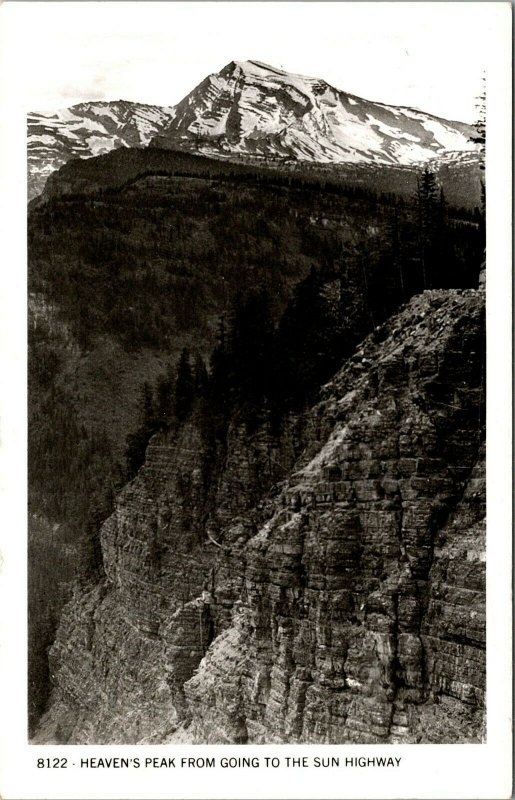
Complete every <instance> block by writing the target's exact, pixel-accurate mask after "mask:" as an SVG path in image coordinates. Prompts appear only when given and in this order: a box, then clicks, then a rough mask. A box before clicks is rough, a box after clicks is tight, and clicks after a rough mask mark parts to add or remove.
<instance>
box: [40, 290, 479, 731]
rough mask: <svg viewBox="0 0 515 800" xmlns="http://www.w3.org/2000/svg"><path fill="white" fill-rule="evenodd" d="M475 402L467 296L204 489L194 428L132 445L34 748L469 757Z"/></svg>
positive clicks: (358, 364)
mask: <svg viewBox="0 0 515 800" xmlns="http://www.w3.org/2000/svg"><path fill="white" fill-rule="evenodd" d="M484 403H485V392H484V294H483V292H481V291H475V290H448V291H447V290H446V291H444V290H439V291H428V292H424V293H423V294H422V295H418V296H416V297H414V298H413V299H412V300H411V302H410V303H408V304H407V305H406V306H405V307H404V308H403V309H402V310H401V312H400V313H399V314H398V315H397V316H395V317H393V318H392V319H391V320H389V321H388V322H387V323H385V324H384V325H382V326H381V327H380V328H378V329H376V330H375V331H374V333H373V334H372V335H371V336H369V337H368V338H367V339H366V340H365V341H364V342H363V343H362V345H361V346H360V348H358V350H357V351H356V353H355V354H354V356H353V357H352V358H351V359H350V360H349V361H348V362H347V363H346V364H345V365H344V366H343V368H342V370H341V371H340V372H339V373H338V374H337V375H336V376H335V378H334V379H333V380H332V381H331V382H330V383H329V384H327V385H326V386H325V387H323V389H322V394H321V400H320V402H319V403H318V404H317V405H316V406H315V407H314V408H313V409H311V411H310V412H308V413H306V414H305V415H303V416H302V417H301V418H299V419H295V418H291V419H288V420H287V421H286V422H285V423H284V424H283V426H282V429H281V432H280V433H279V434H276V433H272V431H271V429H270V427H269V426H268V425H263V426H261V427H259V428H258V429H257V431H255V432H254V433H253V434H252V435H250V436H249V435H247V433H246V431H245V429H244V427H242V426H238V425H237V424H236V423H235V424H233V426H232V427H231V429H230V430H229V433H228V437H227V447H226V452H225V455H224V459H223V463H222V464H221V465H220V467H219V469H218V471H217V473H216V476H215V478H216V479H215V481H214V483H213V482H212V483H211V484H210V485H209V487H207V486H206V481H205V475H204V471H203V464H204V455H205V454H204V451H203V447H204V444H203V441H202V437H201V435H200V433H199V430H198V428H197V427H196V426H195V425H194V424H188V425H184V426H183V427H182V428H180V429H179V430H178V431H176V432H175V433H169V434H164V435H159V436H156V437H154V438H153V439H152V441H151V444H150V446H149V448H148V450H147V455H146V462H145V465H144V467H143V468H142V469H141V470H140V472H139V473H138V475H137V476H136V478H135V479H134V480H133V481H132V482H131V483H130V484H128V486H126V487H125V489H124V490H123V491H122V492H121V494H120V495H119V496H118V498H117V500H116V508H115V512H114V513H113V515H112V516H111V517H110V518H109V519H108V520H107V522H106V523H105V524H104V526H103V528H102V531H101V543H102V552H103V562H104V572H105V577H104V579H103V580H102V581H101V582H100V583H99V584H98V585H96V586H94V587H92V588H89V589H88V590H81V591H78V592H77V593H76V595H75V597H74V598H73V600H72V601H71V602H70V603H69V604H68V605H67V607H66V608H65V611H64V614H63V617H62V620H61V625H60V628H59V631H58V635H57V638H56V641H55V644H54V646H53V648H52V650H51V654H50V666H51V672H52V677H53V681H54V691H53V696H52V702H51V705H50V708H49V711H48V712H47V714H46V715H45V717H44V718H43V720H42V722H41V725H40V727H39V730H38V733H37V735H36V737H35V741H39V742H43V741H61V742H70V743H117V742H120V743H136V742H139V743H142V742H156V743H160V742H173V741H176V742H181V741H182V742H184V741H188V742H198V743H201V742H208V743H214V742H239V743H244V742H256V743H262V742H293V741H295V742H326V743H337V742H364V743H372V742H383V743H388V742H418V741H423V742H428V741H441V742H443V741H448V742H451V741H452V742H456V741H480V740H481V738H482V737H484V735H485V731H484V725H483V708H484V693H485V599H484V580H485V575H484V571H485V557H484V553H485V530H484V527H485V525H484V520H485V491H484V480H485V470H484V446H483V441H484ZM212 509H216V513H214V512H213V510H212Z"/></svg>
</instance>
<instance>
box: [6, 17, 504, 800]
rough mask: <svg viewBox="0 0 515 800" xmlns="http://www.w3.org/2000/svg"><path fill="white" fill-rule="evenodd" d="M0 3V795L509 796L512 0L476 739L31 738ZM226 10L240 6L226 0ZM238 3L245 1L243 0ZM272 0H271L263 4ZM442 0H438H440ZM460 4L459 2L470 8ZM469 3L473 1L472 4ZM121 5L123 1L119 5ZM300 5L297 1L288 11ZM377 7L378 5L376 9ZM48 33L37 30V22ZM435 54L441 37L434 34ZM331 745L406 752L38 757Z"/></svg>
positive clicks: (495, 155) (21, 330)
mask: <svg viewBox="0 0 515 800" xmlns="http://www.w3.org/2000/svg"><path fill="white" fill-rule="evenodd" d="M23 5H24V4H23V3H20V4H18V3H13V2H11V3H9V2H8V3H7V4H4V5H3V6H2V7H0V37H1V40H0V59H1V60H0V78H1V82H0V92H1V129H0V175H1V178H2V182H1V183H2V185H1V195H0V225H1V229H0V237H1V239H0V241H1V245H0V246H1V247H2V260H1V262H0V263H1V269H2V283H1V294H0V355H1V359H2V362H1V366H2V373H1V374H2V377H3V386H2V392H1V393H0V426H1V427H0V437H1V439H0V441H1V449H0V503H1V507H0V513H1V527H0V536H1V539H0V546H1V555H2V558H3V567H2V569H1V573H0V615H1V616H0V669H1V672H0V677H1V681H0V713H1V716H2V724H1V726H0V794H1V796H2V797H3V798H5V800H11V799H12V800H14V799H15V798H29V797H30V798H56V799H57V798H67V799H69V798H120V797H123V798H151V797H155V798H183V799H185V798H208V797H209V798H238V800H240V799H241V798H278V797H281V798H322V797H324V798H415V797H416V798H436V797H438V798H504V797H510V796H511V563H512V553H511V494H512V463H511V441H512V436H511V431H512V427H511V426H512V414H511V366H512V347H511V341H512V331H511V288H512V284H511V222H512V210H511V155H512V154H511V147H510V144H511V5H510V3H508V2H502V3H497V2H493V3H485V4H483V5H485V6H488V7H489V12H488V14H489V25H487V26H485V41H486V42H487V43H488V64H487V84H488V118H487V139H488V148H487V190H488V191H487V202H488V207H487V242H488V262H487V330H488V345H487V346H488V363H487V431H488V433H487V498H488V501H487V502H488V517H487V520H488V526H487V528H488V538H487V581H488V599H487V614H488V616H487V620H488V622H487V664H488V684H487V698H488V712H487V720H488V733H487V743H486V744H482V745H410V746H395V745H388V746H382V747H379V746H366V747H365V746H363V747H361V746H358V745H353V746H347V747H343V746H334V747H323V746H314V745H313V746H307V745H304V746H289V745H285V746H281V747H271V746H270V747H269V746H263V747H251V746H243V747H232V746H226V747H218V746H210V747H202V746H197V747H190V746H186V745H183V746H175V747H168V746H164V747H163V746H162V747H152V748H149V747H141V746H138V747H96V746H91V747H76V746H69V747H49V746H45V747H35V746H29V745H28V744H27V742H26V718H27V702H26V679H25V675H26V652H25V649H26V648H25V642H26V615H25V609H26V565H25V555H26V480H25V478H26V406H25V385H26V251H25V240H26V195H25V186H26V183H25V169H26V168H25V156H26V153H25V140H26V130H25V109H24V104H23V102H22V98H21V97H20V95H19V84H18V82H17V80H16V75H17V70H19V69H22V65H21V64H20V62H19V58H18V52H17V43H16V41H14V40H13V39H12V37H10V35H9V31H10V22H11V20H12V17H13V15H16V13H18V9H17V7H18V8H20V7H22V6H23ZM232 5H233V8H234V13H242V9H241V8H239V7H238V6H237V5H236V4H232ZM238 5H239V4H238ZM243 5H244V4H243ZM271 5H272V6H273V4H267V13H269V11H270V7H271ZM370 5H373V3H370ZM442 5H445V4H442ZM468 5H469V4H468V3H463V4H462V6H463V13H464V14H466V13H467V6H468ZM474 5H476V4H474ZM117 6H118V7H119V10H120V13H123V4H122V3H117ZM293 13H294V4H292V14H293ZM371 13H373V9H372V8H371ZM42 35H44V31H43V32H42ZM435 58H438V44H437V42H436V43H435ZM148 753H150V754H151V755H153V756H158V757H160V756H164V755H170V756H172V755H175V756H176V757H177V756H179V757H181V756H183V755H192V756H196V757H198V756H201V755H204V756H206V755H209V756H210V757H215V758H219V757H220V756H222V755H225V756H228V755H231V756H232V755H246V756H249V755H258V756H259V757H261V758H264V756H266V755H269V756H270V755H276V756H277V755H279V756H280V757H281V758H284V757H286V756H287V755H290V756H295V757H298V756H299V755H308V757H310V758H311V759H312V758H313V757H314V756H315V755H324V754H325V755H327V754H332V755H334V754H338V755H340V757H341V758H343V759H344V758H345V757H346V756H348V757H356V756H357V755H365V756H367V757H371V756H373V755H378V754H380V755H386V756H395V757H399V756H400V757H402V762H401V767H399V768H396V769H373V768H367V769H360V768H340V769H338V770H336V769H335V770H318V769H314V768H310V769H296V770H295V769H286V768H282V767H281V768H278V769H259V770H252V769H250V770H245V769H240V770H223V769H220V768H218V769H212V770H208V769H204V770H194V769H189V770H186V769H184V770H181V769H176V770H153V771H149V770H144V769H139V770H131V771H127V770H114V769H111V770H79V769H68V770H44V769H37V767H36V759H37V758H38V757H44V758H49V757H53V756H66V757H67V758H68V759H69V760H70V761H74V762H76V763H78V762H79V761H80V758H82V757H89V758H91V757H92V756H96V757H98V756H103V757H107V756H112V755H115V754H117V755H121V756H126V757H127V756H129V757H130V756H139V757H140V758H144V757H145V756H146V755H147V754H148Z"/></svg>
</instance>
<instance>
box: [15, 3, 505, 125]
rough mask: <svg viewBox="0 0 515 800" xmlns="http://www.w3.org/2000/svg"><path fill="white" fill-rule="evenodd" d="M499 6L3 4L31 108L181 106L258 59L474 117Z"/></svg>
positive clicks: (18, 77)
mask: <svg viewBox="0 0 515 800" xmlns="http://www.w3.org/2000/svg"><path fill="white" fill-rule="evenodd" d="M496 5H498V4H497V3H488V2H486V3H457V2H440V3H423V2H417V3H374V2H363V3H350V2H331V3H324V2H288V3H282V2H267V3H262V2H246V3H239V2H235V3H233V2H231V3H229V2H228V3H225V2H211V3H204V2H189V3H181V2H161V3H153V2H132V3H120V2H88V3H61V2H37V3H31V2H29V3H18V2H14V0H7V2H5V3H4V5H3V6H2V7H1V9H0V11H1V17H3V19H1V21H2V22H3V23H4V24H3V34H4V40H5V37H7V41H8V43H9V45H10V46H11V48H12V50H13V51H14V57H15V58H16V63H17V66H16V70H15V75H14V80H15V81H16V83H17V85H18V86H19V87H20V95H22V96H23V102H24V104H25V106H26V109H27V110H35V111H36V110H37V111H43V110H49V109H57V108H62V107H65V106H70V105H73V104H74V103H78V102H82V101H85V100H117V99H125V100H134V101H139V102H145V103H153V104H157V105H174V104H175V103H177V102H179V100H181V99H182V98H183V97H184V96H185V95H186V94H188V93H189V92H190V91H191V90H192V89H193V88H194V87H195V86H196V85H197V84H198V83H200V81H202V80H203V79H204V78H205V77H206V75H208V74H210V73H212V72H218V71H219V70H220V69H221V68H222V67H224V66H225V65H226V64H227V63H229V62H230V61H233V60H235V61H238V60H246V59H256V60H260V61H264V62H266V63H268V64H271V65H273V66H277V67H281V68H283V69H286V70H288V71H290V72H296V73H300V74H305V75H310V76H314V77H320V78H324V79H325V80H327V81H328V83H330V84H332V85H333V86H335V87H336V88H339V89H343V90H345V91H347V92H350V93H352V94H356V95H359V96H360V97H364V98H366V99H370V100H377V101H380V102H384V103H391V104H394V105H406V106H414V107H416V108H420V109H422V110H424V111H427V112H429V113H433V114H435V115H437V116H443V117H446V118H448V119H457V120H463V121H466V122H472V121H474V120H475V119H476V117H477V109H476V102H477V96H478V94H479V93H480V91H481V75H482V71H483V68H484V48H485V34H486V32H487V29H488V24H489V17H490V16H491V10H492V7H493V6H496Z"/></svg>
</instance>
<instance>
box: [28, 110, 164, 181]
mask: <svg viewBox="0 0 515 800" xmlns="http://www.w3.org/2000/svg"><path fill="white" fill-rule="evenodd" d="M173 113H174V109H173V108H172V107H171V106H167V107H160V106H153V105H146V104H145V103H131V102H129V101H127V100H116V101H113V102H105V101H102V102H100V101H98V102H97V101H95V102H90V103H79V104H78V105H74V106H71V108H65V109H61V110H59V111H56V112H55V113H51V112H48V113H35V112H32V113H30V114H29V115H28V119H27V123H28V144H27V155H28V171H29V196H30V197H33V196H34V195H35V194H39V192H40V191H42V189H43V187H44V185H45V181H46V179H47V178H48V176H49V175H50V174H51V173H52V172H54V171H55V170H56V169H59V167H61V166H62V165H63V164H65V163H66V162H67V161H69V160H70V159H72V158H89V157H91V156H97V155H100V154H102V153H107V152H109V151H110V150H113V149H115V148H116V147H138V146H142V145H143V146H144V145H147V144H148V143H149V141H150V140H151V139H152V137H153V136H155V135H156V133H158V132H160V131H161V130H162V129H163V127H164V126H165V125H168V124H169V122H170V120H171V119H172V117H173Z"/></svg>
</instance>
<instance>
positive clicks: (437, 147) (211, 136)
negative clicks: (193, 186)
mask: <svg viewBox="0 0 515 800" xmlns="http://www.w3.org/2000/svg"><path fill="white" fill-rule="evenodd" d="M472 133H473V131H472V127H471V126H469V125H466V124H465V123H461V122H452V121H449V120H444V119H440V118H438V117H435V116H433V115H430V114H426V113H424V112H422V111H419V110H417V109H413V108H407V107H396V106H388V105H385V104H382V103H377V102H372V101H369V100H364V99H363V98H360V97H357V96H356V95H351V94H348V93H347V92H344V91H342V90H340V89H337V88H335V87H334V86H331V85H330V84H329V83H327V81H325V80H323V79H320V78H312V77H308V76H305V75H298V74H294V73H290V72H286V71H285V70H283V69H278V68H276V67H272V66H270V65H268V64H265V63H263V62H261V61H256V60H249V61H231V62H230V63H229V64H227V65H226V66H225V67H224V68H223V69H222V70H221V71H220V72H218V73H213V74H212V75H209V76H208V77H207V78H206V79H205V80H204V81H202V83H201V84H199V86H197V87H196V88H195V89H193V91H192V92H191V93H190V94H189V95H187V96H186V97H185V98H184V100H182V101H181V102H180V103H179V104H178V105H177V107H176V114H175V115H174V118H173V120H172V121H171V123H170V125H169V127H168V130H167V131H166V132H165V133H164V134H163V135H159V136H158V137H157V139H156V140H155V141H154V144H156V145H159V146H172V147H175V146H182V147H187V148H188V149H192V150H195V151H199V152H203V153H206V154H211V155H232V156H240V157H244V156H252V157H259V156H261V157H263V158H286V159H294V160H304V161H315V162H322V163H345V162H351V163H352V162H353V163H366V162H370V163H375V164H381V163H383V164H415V163H420V162H425V161H429V160H433V159H435V158H439V157H444V156H447V154H448V153H449V152H450V151H457V152H473V151H474V150H475V145H474V143H473V142H472V141H471V136H472Z"/></svg>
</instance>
